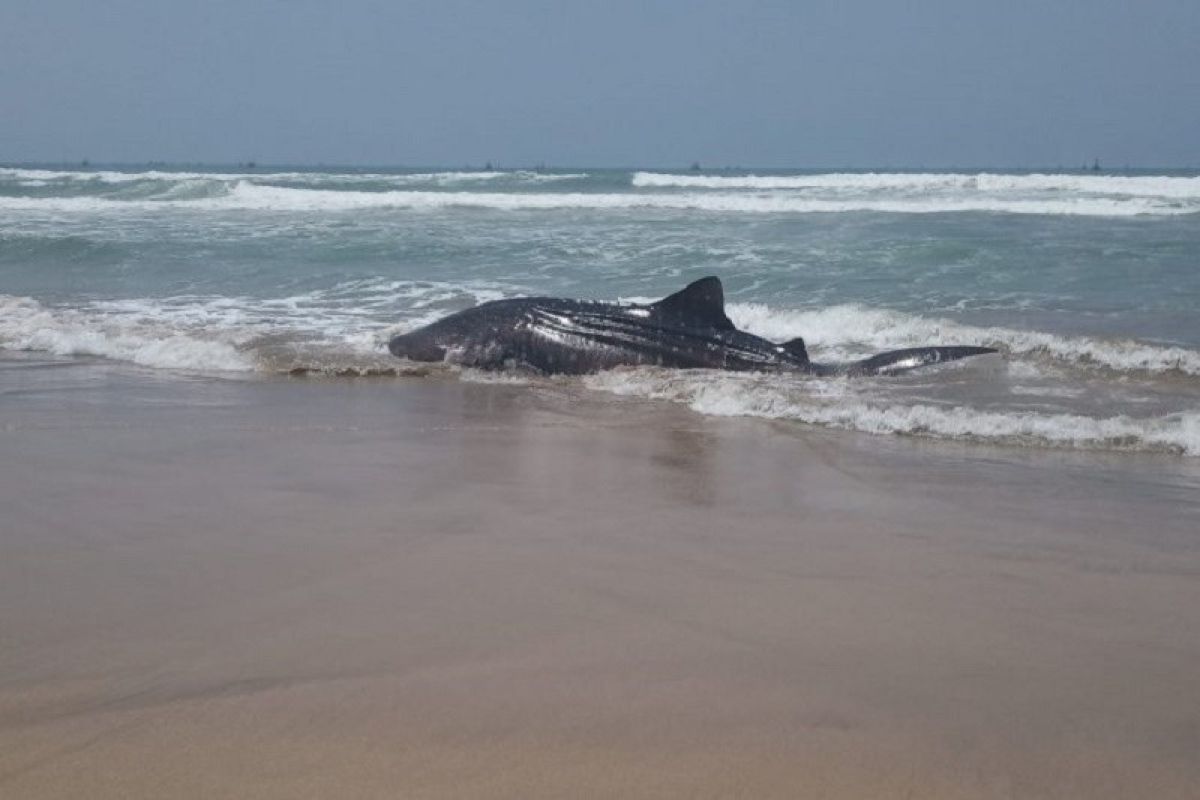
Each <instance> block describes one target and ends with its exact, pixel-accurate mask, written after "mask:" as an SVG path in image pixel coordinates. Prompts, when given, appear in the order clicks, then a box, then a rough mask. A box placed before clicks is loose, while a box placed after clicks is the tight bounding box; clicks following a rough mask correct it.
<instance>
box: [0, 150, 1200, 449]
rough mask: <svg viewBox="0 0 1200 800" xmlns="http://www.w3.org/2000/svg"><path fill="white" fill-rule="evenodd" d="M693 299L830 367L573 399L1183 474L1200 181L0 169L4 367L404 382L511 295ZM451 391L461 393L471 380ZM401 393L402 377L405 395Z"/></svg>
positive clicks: (1195, 385) (674, 379)
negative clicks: (717, 291)
mask: <svg viewBox="0 0 1200 800" xmlns="http://www.w3.org/2000/svg"><path fill="white" fill-rule="evenodd" d="M706 275H718V276H720V278H721V279H722V280H723V281H724V284H725V289H726V297H727V302H728V304H729V306H728V313H729V316H730V317H731V318H732V319H733V321H734V322H735V323H736V324H737V325H738V326H739V327H742V328H744V329H746V330H749V331H751V332H753V333H757V334H759V335H762V336H765V337H767V338H770V339H773V340H776V341H783V340H786V339H789V338H792V337H795V336H802V337H804V339H805V340H806V341H807V342H808V345H809V351H810V353H811V354H812V357H813V358H814V359H816V360H821V361H837V360H845V359H853V358H859V357H862V356H864V355H867V354H870V353H873V352H877V351H880V350H887V349H894V348H900V347H911V346H921V345H931V344H947V345H949V344H974V345H987V346H991V347H996V348H998V349H999V350H1000V351H1001V355H1000V356H986V357H981V358H976V359H969V360H966V361H963V362H958V363H955V364H950V365H945V366H943V367H938V368H933V369H929V370H924V371H917V372H913V373H910V374H908V375H905V376H899V377H892V378H836V379H817V378H813V377H808V376H801V375H775V374H729V373H715V372H708V371H698V372H683V371H672V370H664V369H649V368H646V369H623V370H617V371H614V372H610V373H605V374H601V375H597V376H591V377H588V378H584V379H578V380H579V382H580V384H581V386H582V387H584V388H585V390H588V391H595V392H607V393H611V394H617V395H632V396H637V397H645V398H655V399H659V400H661V401H663V402H680V403H686V404H688V405H690V406H691V407H692V408H694V409H695V410H696V411H698V412H700V413H704V414H720V415H748V416H762V417H769V418H772V419H782V420H792V421H794V422H795V423H796V424H807V425H822V426H833V427H842V428H849V429H855V430H862V431H870V432H875V433H881V434H909V435H923V436H930V437H946V438H956V439H968V440H979V441H986V442H999V443H1006V444H1012V445H1024V446H1053V447H1070V448H1102V449H1110V450H1130V451H1165V452H1169V453H1176V454H1179V455H1181V456H1185V457H1197V456H1200V173H1197V172H1194V171H1122V172H1115V173H1099V172H1093V171H1076V172H1071V171H1062V170H1058V171H1040V172H1027V171H1026V172H1014V171H1000V170H968V171H886V172H880V171H803V170H790V171H778V170H719V171H698V170H673V171H672V170H665V169H658V170H601V169H571V170H492V169H486V170H481V169H470V168H466V169H436V170H432V169H424V170H412V169H374V168H373V169H351V168H336V169H331V168H286V169H237V170H233V169H224V170H222V169H207V168H206V169H188V170H183V169H162V168H159V169H148V168H135V167H119V168H118V167H114V168H99V169H94V168H76V167H70V168H68V167H54V168H50V167H39V168H32V167H19V166H14V167H5V168H0V348H4V349H7V350H28V351H41V352H46V353H54V354H58V355H63V356H84V357H102V358H107V359H117V360H121V361H128V362H133V363H136V364H140V365H143V366H146V367H151V368H156V369H162V370H175V371H190V372H196V371H199V372H225V373H228V372H242V373H248V374H252V373H256V372H257V373H276V372H284V373H297V372H307V371H314V372H329V373H334V374H381V373H382V374H388V373H396V374H403V373H404V372H405V371H406V370H405V369H404V365H403V364H401V362H399V361H398V360H396V359H393V358H392V357H391V356H390V355H389V354H388V353H387V350H386V343H387V340H388V338H389V337H391V336H392V335H394V334H396V333H398V332H402V331H406V330H410V329H412V328H414V327H416V326H419V325H421V324H424V323H427V322H429V321H432V320H434V319H437V318H438V317H440V316H442V315H445V314H448V313H450V312H452V311H455V310H458V309H461V308H465V307H467V306H470V305H472V304H475V303H479V302H483V301H487V300H493V299H498V298H503V297H517V296H522V295H557V296H568V297H581V298H592V299H601V300H611V301H616V300H624V301H648V300H652V299H656V298H658V297H661V296H663V295H665V294H668V293H670V292H672V291H675V290H677V289H679V288H681V287H682V286H684V285H685V284H686V283H687V282H689V281H692V280H695V279H697V278H700V277H703V276H706ZM468 377H469V376H468ZM406 379H408V378H406Z"/></svg>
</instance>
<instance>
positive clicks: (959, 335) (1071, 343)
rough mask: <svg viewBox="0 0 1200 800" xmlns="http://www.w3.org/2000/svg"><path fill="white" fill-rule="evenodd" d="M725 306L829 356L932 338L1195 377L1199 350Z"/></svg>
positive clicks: (897, 317) (879, 316)
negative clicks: (798, 337) (800, 339)
mask: <svg viewBox="0 0 1200 800" xmlns="http://www.w3.org/2000/svg"><path fill="white" fill-rule="evenodd" d="M726 311H727V312H728V314H729V317H730V319H732V320H733V322H734V324H735V325H737V326H738V327H739V328H742V329H743V330H747V331H749V332H751V333H754V334H757V335H759V336H762V337H764V338H767V339H772V340H775V341H786V340H787V339H791V338H794V337H796V336H801V337H803V338H804V340H805V342H806V343H807V344H808V345H809V346H810V347H811V348H814V349H817V350H822V349H824V350H825V351H826V352H824V353H822V355H824V356H825V357H827V358H832V359H835V360H836V359H839V358H843V357H849V356H857V355H861V354H862V353H863V352H868V351H871V350H894V349H897V348H902V347H922V346H925V345H929V344H931V343H937V344H964V345H978V346H981V347H997V348H1000V349H1002V350H1004V351H1006V352H1008V353H1010V354H1017V355H1024V356H1033V357H1037V356H1041V357H1048V358H1051V359H1055V360H1058V361H1063V362H1067V363H1069V364H1072V365H1076V366H1093V367H1105V368H1108V369H1112V370H1117V371H1122V372H1129V371H1144V372H1151V373H1164V372H1181V373H1184V374H1187V375H1200V351H1196V350H1190V349H1188V348H1184V347H1165V346H1160V345H1152V344H1146V343H1144V342H1137V341H1133V340H1128V339H1098V338H1092V337H1086V336H1060V335H1057V334H1053V333H1046V332H1043V331H1027V330H1015V329H1011V328H1002V327H988V328H983V327H975V326H971V325H963V324H960V323H957V322H953V321H951V320H945V319H936V318H928V317H920V316H916V315H913V314H905V313H902V312H898V311H887V310H883V309H872V308H867V307H864V306H860V305H855V304H847V305H837V306H830V307H828V308H822V309H819V310H813V311H794V310H793V311H784V310H778V309H773V308H770V307H769V306H765V305H762V304H760V303H731V304H729V306H728V307H727V309H726Z"/></svg>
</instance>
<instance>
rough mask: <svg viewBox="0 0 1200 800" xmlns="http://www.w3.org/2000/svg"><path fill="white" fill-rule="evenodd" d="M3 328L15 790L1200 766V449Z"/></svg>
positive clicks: (1053, 785) (462, 784)
mask: <svg viewBox="0 0 1200 800" xmlns="http://www.w3.org/2000/svg"><path fill="white" fill-rule="evenodd" d="M51 362H54V363H56V364H60V365H59V366H55V367H53V368H52V369H50V368H42V367H39V366H38V364H49V363H51ZM0 367H2V368H3V370H2V371H0V409H2V411H3V416H4V423H3V425H0V442H2V443H3V448H4V454H5V458H4V459H3V460H2V461H0V506H3V507H4V508H5V514H4V519H3V522H0V636H2V637H3V641H4V647H3V648H0V792H3V793H12V794H13V795H14V796H21V797H30V798H36V797H58V796H70V795H77V794H80V793H87V794H88V795H89V796H91V797H163V796H171V797H189V796H197V797H199V796H213V795H224V796H246V797H249V796H253V797H289V798H292V797H328V796H331V795H333V796H337V795H341V796H364V797H374V796H378V797H394V796H397V794H404V796H411V797H462V796H483V797H513V798H517V797H522V798H527V797H561V796H564V795H570V796H578V797H590V796H595V797H611V796H623V797H624V796H628V797H667V796H713V797H717V796H720V797H754V798H764V797H797V796H825V797H877V796H899V797H904V796H919V797H930V798H937V797H955V798H958V797H981V798H984V797H1008V796H1022V797H1039V796H1044V797H1085V796H1086V797H1092V798H1104V797H1129V796H1154V797H1164V798H1171V797H1179V798H1183V797H1187V796H1189V795H1188V793H1189V792H1190V791H1191V790H1192V787H1194V786H1195V785H1197V783H1200V764H1197V763H1196V761H1195V758H1194V754H1195V752H1196V751H1197V749H1200V712H1197V711H1196V710H1195V709H1194V708H1192V707H1191V705H1192V704H1189V703H1187V702H1181V701H1182V700H1183V699H1184V698H1188V697H1197V696H1200V677H1198V676H1197V673H1196V670H1195V666H1194V665H1195V664H1196V663H1197V660H1198V659H1197V657H1198V656H1200V625H1197V622H1198V621H1200V619H1198V617H1200V612H1197V609H1200V580H1198V577H1200V537H1197V536H1196V534H1195V530H1197V529H1198V528H1200V504H1198V503H1197V501H1196V499H1195V498H1196V497H1197V493H1196V489H1197V487H1198V486H1200V465H1195V464H1192V463H1191V460H1189V459H1180V458H1178V457H1174V456H1158V455H1131V454H1108V453H1102V452H1101V453H1097V452H1079V451H1054V450H1035V449H1024V448H1004V447H989V446H982V445H970V444H960V443H954V442H942V441H922V440H914V439H901V438H897V437H883V436H874V435H869V434H859V433H850V432H843V431H833V430H820V429H812V428H806V427H802V426H797V425H792V424H787V423H778V422H769V421H764V420H753V419H738V418H718V417H705V416H701V415H698V414H695V413H692V412H690V411H689V410H688V409H686V408H684V407H681V406H679V405H672V404H667V403H655V402H651V401H644V400H636V399H629V398H614V397H610V396H599V397H598V396H595V395H592V394H589V393H582V392H579V391H576V390H574V389H572V388H571V387H557V386H544V385H538V386H510V385H505V384H502V383H470V382H463V381H456V380H442V379H400V380H372V379H367V380H335V379H330V380H325V379H311V378H300V379H295V378H292V379H289V378H264V377H253V378H244V377H235V378H211V377H198V376H180V375H172V374H164V373H161V372H154V371H151V370H143V369H138V368H135V367H129V366H127V365H116V364H112V363H107V362H104V363H97V362H87V361H62V362H55V361H54V360H53V359H38V358H33V357H29V358H22V359H18V358H7V357H6V358H5V359H3V360H2V361H0ZM18 385H19V388H17V387H18Z"/></svg>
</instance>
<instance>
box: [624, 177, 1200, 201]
mask: <svg viewBox="0 0 1200 800" xmlns="http://www.w3.org/2000/svg"><path fill="white" fill-rule="evenodd" d="M631 182H632V185H633V186H635V187H647V188H684V189H758V190H779V189H829V190H856V191H882V190H887V191H922V192H929V191H946V190H957V191H970V192H984V193H989V192H991V193H995V192H1008V193H1012V192H1064V193H1070V194H1088V195H1115V196H1125V197H1163V198H1177V199H1196V198H1200V177H1178V176H1169V175H1131V176H1126V175H1070V174H1026V175H1010V174H1003V173H992V172H981V173H976V174H965V173H952V172H947V173H937V172H931V173H905V172H863V173H858V172H843V173H828V174H813V175H762V176H759V175H672V174H665V173H657V172H637V173H634V175H633V178H632V180H631Z"/></svg>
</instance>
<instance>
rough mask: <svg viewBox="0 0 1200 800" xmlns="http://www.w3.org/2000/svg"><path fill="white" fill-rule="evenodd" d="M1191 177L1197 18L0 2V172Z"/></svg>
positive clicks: (741, 5)
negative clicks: (992, 169) (443, 170)
mask: <svg viewBox="0 0 1200 800" xmlns="http://www.w3.org/2000/svg"><path fill="white" fill-rule="evenodd" d="M85 157H86V158H90V159H91V160H92V161H147V160H151V159H162V160H168V161H209V162H225V163H228V162H236V161H245V160H249V159H254V160H257V161H259V162H264V163H266V162H269V163H288V162H290V163H298V162H304V163H310V162H327V163H359V164H412V165H428V164H445V165H454V164H467V163H474V164H479V163H482V162H484V161H486V160H491V161H493V162H496V163H497V164H501V165H518V164H536V163H539V162H544V163H546V164H551V165H555V164H561V165H593V166H600V165H680V164H687V163H690V162H691V161H693V160H699V161H701V162H702V163H704V164H708V165H721V164H725V165H756V166H772V165H777V166H787V165H795V166H809V165H811V166H832V165H858V166H886V165H908V166H919V165H927V166H935V165H1000V166H1003V165H1041V166H1053V165H1058V164H1063V165H1078V164H1081V163H1082V162H1083V161H1085V160H1087V161H1090V160H1091V159H1092V158H1093V157H1098V158H1099V159H1100V160H1101V162H1102V163H1104V164H1108V165H1111V166H1120V165H1123V164H1133V165H1139V164H1140V165H1200V0H1121V1H1119V2H1118V1H1117V0H1086V2H1085V1H1084V0H1080V1H1079V2H1065V1H1064V0H1040V1H1038V2H1025V1H1024V0H989V2H975V0H925V1H924V2H903V1H902V0H838V1H836V2H834V1H832V0H831V1H830V2H804V1H803V0H794V1H793V2H753V1H752V0H725V1H724V2H708V1H707V0H696V1H695V2H682V1H680V2H654V0H640V2H621V1H619V0H618V1H614V0H592V1H591V2H570V1H569V0H559V1H558V2H533V0H510V1H509V2H502V1H501V0H494V1H493V2H460V1H459V0H437V1H436V2H424V0H421V1H420V2H413V1H408V2H406V1H405V0H389V1H388V2H383V1H382V0H380V1H378V2H376V1H374V0H339V2H332V1H330V2H309V1H308V0H260V1H258V2H256V1H255V0H236V2H228V1H226V0H192V1H191V2H184V1H183V0H154V1H153V2H150V1H146V2H135V1H134V0H0V162H12V161H50V160H79V159H82V158H85Z"/></svg>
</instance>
